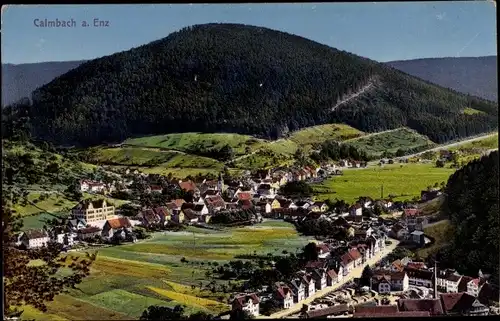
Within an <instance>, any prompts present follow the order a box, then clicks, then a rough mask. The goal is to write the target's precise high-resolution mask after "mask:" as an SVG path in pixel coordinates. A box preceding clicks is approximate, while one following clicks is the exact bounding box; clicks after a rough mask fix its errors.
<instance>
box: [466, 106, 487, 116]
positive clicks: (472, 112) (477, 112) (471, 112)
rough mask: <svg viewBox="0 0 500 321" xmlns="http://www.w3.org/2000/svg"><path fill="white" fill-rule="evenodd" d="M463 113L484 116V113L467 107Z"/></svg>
mask: <svg viewBox="0 0 500 321" xmlns="http://www.w3.org/2000/svg"><path fill="white" fill-rule="evenodd" d="M462 112H463V113H464V114H465V115H476V114H484V111H481V110H477V109H474V108H470V107H466V108H465V109H464V110H463V111H462Z"/></svg>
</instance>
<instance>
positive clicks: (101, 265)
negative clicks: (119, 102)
mask: <svg viewBox="0 0 500 321" xmlns="http://www.w3.org/2000/svg"><path fill="white" fill-rule="evenodd" d="M190 232H193V233H194V235H193V233H190ZM194 237H195V238H196V244H197V245H196V249H195V248H194ZM308 241H309V240H308V239H307V238H305V237H301V236H299V235H298V234H297V232H296V231H295V229H294V228H293V226H292V225H291V224H289V223H285V222H275V221H268V222H264V223H262V224H260V225H257V226H253V227H244V228H229V229H226V230H225V231H212V230H204V229H198V228H193V227H190V228H188V230H187V231H186V232H177V233H167V234H161V233H157V234H155V236H154V238H152V239H150V240H146V241H141V242H140V243H136V244H129V245H121V246H116V247H110V248H103V249H100V250H99V254H98V256H97V260H96V262H95V263H94V264H93V266H92V268H91V275H90V276H89V277H88V278H86V279H85V280H84V281H83V283H82V284H81V285H79V289H80V290H74V291H71V293H70V296H68V295H65V296H59V297H57V298H56V300H55V302H52V303H50V304H49V313H50V314H54V315H55V316H54V317H53V318H49V317H47V319H55V317H56V316H59V317H61V316H62V317H64V318H66V319H70V320H75V319H85V318H86V319H91V318H93V319H110V318H112V317H111V315H112V314H114V315H115V316H114V318H122V319H123V318H127V317H128V318H129V319H131V318H137V317H139V316H140V313H142V311H144V310H145V309H146V308H147V307H148V306H149V305H152V304H159V305H164V306H175V305H176V304H184V305H186V306H187V307H186V310H187V311H188V313H192V312H194V311H199V310H203V311H208V312H211V313H217V312H220V311H221V310H224V309H226V307H227V306H226V303H227V301H226V299H227V294H224V293H217V292H216V293H211V292H210V291H206V290H204V289H203V290H201V289H200V288H199V283H200V282H202V283H203V284H204V285H206V284H207V283H208V282H209V280H207V277H206V276H205V273H206V271H207V270H212V269H213V267H210V266H208V262H209V261H211V262H214V260H216V261H217V260H220V261H219V262H220V264H223V263H224V262H227V260H230V259H233V258H234V257H235V255H238V254H252V253H253V251H256V252H257V253H258V254H265V253H269V252H271V253H275V254H279V253H281V252H282V251H283V250H287V251H290V252H292V251H295V250H296V249H298V248H300V247H302V246H304V245H305V244H307V242H308ZM145 250H148V251H150V253H146V252H143V251H145ZM72 255H84V253H80V252H73V253H72ZM182 257H186V259H187V260H188V263H181V262H180V259H181V258H182ZM194 262H197V264H195V263H194ZM202 264H203V265H202ZM218 282H223V281H218ZM223 283H226V282H223ZM226 284H227V283H226ZM192 285H195V288H194V289H193V288H192ZM76 302H80V304H81V307H82V308H81V309H74V310H73V312H72V310H71V307H72V306H74V305H75V303H76ZM64 304H69V306H68V307H65V306H64ZM83 308H85V309H88V310H89V313H88V315H85V312H83V311H82V309H83ZM96 313H102V315H101V317H96ZM32 314H34V313H32ZM32 314H30V315H32Z"/></svg>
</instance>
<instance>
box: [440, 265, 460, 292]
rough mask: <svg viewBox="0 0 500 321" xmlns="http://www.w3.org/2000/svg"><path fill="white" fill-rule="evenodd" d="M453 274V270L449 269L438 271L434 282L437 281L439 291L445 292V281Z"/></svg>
mask: <svg viewBox="0 0 500 321" xmlns="http://www.w3.org/2000/svg"><path fill="white" fill-rule="evenodd" d="M453 273H455V270H451V269H446V270H438V273H437V277H436V280H437V286H438V288H439V289H440V290H442V291H446V279H447V278H448V277H449V276H450V275H452V274H453Z"/></svg>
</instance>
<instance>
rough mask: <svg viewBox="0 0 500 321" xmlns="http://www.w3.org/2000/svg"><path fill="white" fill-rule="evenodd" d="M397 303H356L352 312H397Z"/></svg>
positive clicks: (372, 313)
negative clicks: (371, 304)
mask: <svg viewBox="0 0 500 321" xmlns="http://www.w3.org/2000/svg"><path fill="white" fill-rule="evenodd" d="M398 311H399V310H398V306H397V305H377V306H367V305H358V306H355V307H354V313H356V314H370V315H374V314H382V313H383V314H386V313H395V312H398Z"/></svg>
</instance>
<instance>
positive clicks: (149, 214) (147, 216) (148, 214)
mask: <svg viewBox="0 0 500 321" xmlns="http://www.w3.org/2000/svg"><path fill="white" fill-rule="evenodd" d="M140 216H141V217H142V218H143V219H144V220H146V221H147V222H149V223H151V222H154V221H158V220H159V219H160V217H159V216H158V214H156V213H155V212H154V211H153V210H152V209H147V210H144V211H142V212H141V213H140Z"/></svg>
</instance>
